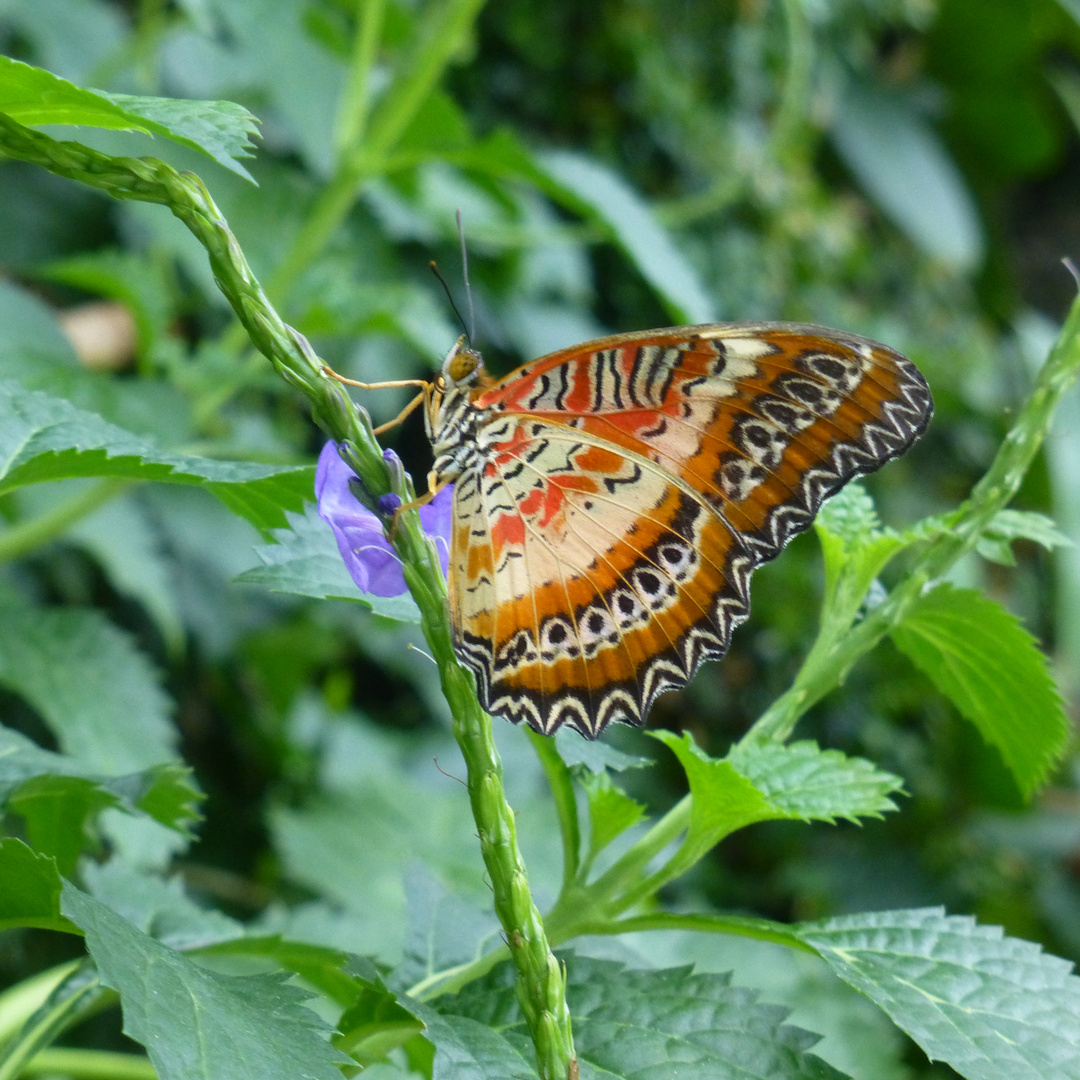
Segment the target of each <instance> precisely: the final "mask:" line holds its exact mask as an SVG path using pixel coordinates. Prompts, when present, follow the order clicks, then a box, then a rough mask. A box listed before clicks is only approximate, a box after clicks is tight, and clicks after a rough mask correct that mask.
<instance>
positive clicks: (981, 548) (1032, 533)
mask: <svg viewBox="0 0 1080 1080" xmlns="http://www.w3.org/2000/svg"><path fill="white" fill-rule="evenodd" d="M1014 540H1031V541H1033V542H1034V543H1036V544H1039V545H1040V546H1042V547H1044V548H1046V550H1047V551H1053V550H1054V548H1059V547H1072V546H1073V541H1072V540H1071V539H1070V538H1069V537H1068V536H1066V535H1065V534H1064V533H1063V532H1062V531H1061V530H1060V529H1059V528H1058V527H1057V526H1056V525H1055V524H1054V522H1053V520H1052V519H1051V518H1048V517H1047V516H1046V515H1045V514H1036V513H1033V512H1032V511H1030V510H999V511H998V512H997V513H996V514H995V515H994V516H993V518H991V520H990V523H989V524H988V525H987V526H986V528H985V529H984V530H983V533H982V535H981V536H980V537H979V539H978V542H977V544H976V546H975V549H976V551H978V553H979V554H980V555H981V556H982V557H983V558H984V559H989V560H990V561H991V562H997V563H1001V564H1002V565H1003V566H1015V565H1016V559H1015V558H1014V557H1013V553H1012V542H1013V541H1014Z"/></svg>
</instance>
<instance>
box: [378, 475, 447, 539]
mask: <svg viewBox="0 0 1080 1080" xmlns="http://www.w3.org/2000/svg"><path fill="white" fill-rule="evenodd" d="M427 479H428V489H427V491H425V492H424V494H423V495H420V496H418V497H417V498H415V499H410V500H409V501H408V502H407V503H402V504H401V505H400V506H399V507H398V508H397V509H396V510H395V511H394V520H393V522H391V525H390V533H389V538H390V539H391V540H393V539H394V533H395V532H397V527H398V515H399V514H400V513H401V512H402V511H403V510H419V509H420V507H421V506H427V504H428V503H429V502H431V500H432V499H434V498H435V496H436V495H438V494H439V492H440V491H442V489H443V488H444V487H446V485H447V484H449V483H450V481H449V480H440V481H437V482H436V480H435V474H434V473H428V478H427Z"/></svg>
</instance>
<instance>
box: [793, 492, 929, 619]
mask: <svg viewBox="0 0 1080 1080" xmlns="http://www.w3.org/2000/svg"><path fill="white" fill-rule="evenodd" d="M814 528H815V530H816V532H817V534H818V539H819V541H820V542H821V550H822V554H823V555H824V558H825V593H826V598H827V601H826V603H827V606H826V618H827V617H829V616H831V615H833V614H835V616H836V617H837V618H838V619H840V620H844V621H846V622H848V623H850V621H851V620H852V619H853V618H854V617H855V615H856V613H857V612H858V609H859V608H860V607H861V606H862V604H863V602H864V600H865V598H866V593H867V590H868V589H869V588H870V585H871V583H872V582H873V581H874V579H875V578H876V577H877V576H878V574H880V573H881V571H882V570H883V569H884V567H885V564H886V563H887V562H888V561H889V560H890V559H891V558H892V557H893V556H894V555H895V554H896V553H897V552H898V551H900V550H901V549H902V548H904V547H906V546H907V544H908V543H910V542H911V540H910V539H909V538H908V537H906V536H901V535H899V534H897V533H895V532H893V530H892V529H883V528H882V527H881V522H880V521H879V520H878V516H877V510H876V509H875V508H874V502H873V500H872V499H871V498H870V496H869V495H868V494H867V492H866V489H865V488H864V487H863V486H862V485H861V484H848V485H847V487H845V488H843V489H842V490H841V491H840V492H839V493H838V494H836V495H834V496H833V497H832V498H831V499H829V501H828V502H826V503H825V505H824V506H823V507H822V508H821V512H820V513H819V514H818V516H817V519H816V520H815V522H814Z"/></svg>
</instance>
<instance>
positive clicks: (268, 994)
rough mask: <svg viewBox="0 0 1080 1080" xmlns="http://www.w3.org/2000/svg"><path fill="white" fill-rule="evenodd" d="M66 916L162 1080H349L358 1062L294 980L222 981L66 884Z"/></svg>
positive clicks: (247, 978)
mask: <svg viewBox="0 0 1080 1080" xmlns="http://www.w3.org/2000/svg"><path fill="white" fill-rule="evenodd" d="M61 910H62V911H63V913H64V914H65V915H66V916H67V917H68V918H70V919H71V920H72V921H73V922H74V923H76V924H77V925H78V926H80V927H81V928H82V929H83V931H84V933H85V935H86V943H87V947H88V948H89V950H90V955H91V956H92V957H93V960H94V962H95V964H96V965H97V967H98V970H99V972H100V973H101V978H102V981H103V982H104V983H105V984H106V985H107V986H111V987H112V988H113V989H114V990H116V991H117V992H118V993H119V994H120V1003H121V1007H122V1009H123V1013H124V1032H125V1033H126V1034H127V1035H129V1036H130V1037H131V1038H133V1039H135V1040H137V1041H138V1042H140V1043H142V1044H143V1046H145V1047H146V1051H147V1053H148V1054H149V1056H150V1060H151V1062H152V1063H153V1065H154V1068H155V1070H156V1071H157V1074H158V1076H159V1077H161V1080H266V1078H267V1077H270V1076H273V1077H278V1078H281V1080H287V1078H290V1077H296V1078H297V1080H300V1078H304V1080H341V1073H340V1072H339V1070H338V1066H339V1065H343V1064H349V1063H351V1062H352V1059H351V1058H348V1057H346V1056H345V1055H344V1054H342V1053H341V1052H340V1051H338V1050H336V1049H335V1048H334V1047H333V1046H332V1045H331V1044H330V1042H329V1039H328V1038H327V1031H328V1029H327V1026H326V1025H325V1024H324V1023H323V1022H322V1021H321V1020H320V1019H319V1018H318V1017H317V1016H316V1015H315V1013H313V1012H312V1011H311V1010H310V1009H308V1008H307V1007H306V1006H305V1005H304V1004H303V1002H304V1001H305V999H306V998H307V996H308V995H306V994H305V993H304V992H303V991H302V990H300V989H299V988H298V987H295V986H292V985H288V984H287V983H286V982H285V981H284V980H285V979H286V978H288V975H287V974H286V973H284V972H283V973H281V974H275V975H248V976H235V975H222V974H218V973H217V972H214V971H211V970H209V969H207V968H204V967H201V966H200V965H198V964H196V963H195V962H193V961H192V960H190V959H188V958H187V957H186V956H183V955H182V954H180V953H178V952H176V951H174V950H173V949H170V948H168V947H167V946H165V945H162V944H160V943H159V942H157V941H155V940H154V939H153V938H151V937H148V936H147V935H146V934H144V933H142V932H141V931H139V930H137V929H136V928H135V927H134V926H132V925H131V923H129V922H128V921H127V920H126V919H124V918H122V917H121V916H120V915H118V914H116V912H114V911H113V910H112V909H111V908H109V907H107V906H106V905H104V904H102V903H100V902H99V901H97V900H95V899H93V898H92V897H90V896H88V895H87V894H86V893H84V892H81V891H80V890H79V889H76V888H75V887H74V886H73V885H70V884H68V883H66V882H65V884H64V888H63V894H62V897H61Z"/></svg>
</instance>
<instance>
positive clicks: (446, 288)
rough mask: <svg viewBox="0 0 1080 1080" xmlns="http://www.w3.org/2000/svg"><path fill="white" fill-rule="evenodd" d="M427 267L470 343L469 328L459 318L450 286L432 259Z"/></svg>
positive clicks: (459, 314)
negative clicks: (441, 289) (444, 294)
mask: <svg viewBox="0 0 1080 1080" xmlns="http://www.w3.org/2000/svg"><path fill="white" fill-rule="evenodd" d="M428 266H429V268H430V269H431V272H432V273H433V274H434V275H435V280H436V281H438V283H439V284H440V285H441V286H442V287H443V292H444V293H446V299H447V300H449V301H450V307H451V309H452V310H453V312H454V314H455V315H456V316H457V321H458V322H459V323H461V329H462V330H464V331H465V336H466V337H467V338H469V340H470V341H471V340H472V338H471V336H470V334H469V328H468V327H467V326H466V325H465V320H464V319H463V318H462V317H461V312H460V311H458V306H457V304H455V303H454V294H453V293H452V292H451V291H450V286H449V285H447V284H446V278H444V277H443V276H442V271H441V270H440V269H439V266H438V264H437V263H436V262H435V260H434V259H432V260H431V262H429V263H428Z"/></svg>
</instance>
